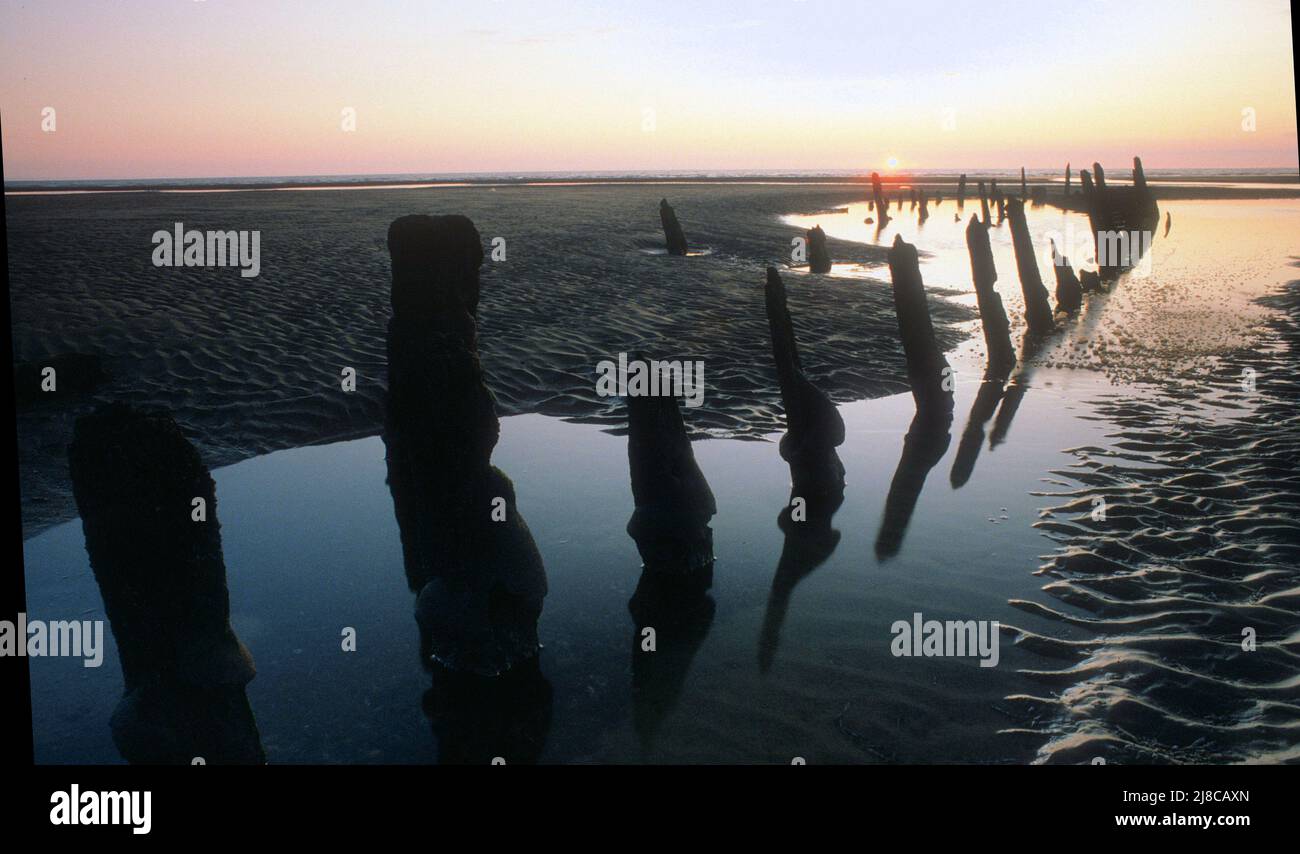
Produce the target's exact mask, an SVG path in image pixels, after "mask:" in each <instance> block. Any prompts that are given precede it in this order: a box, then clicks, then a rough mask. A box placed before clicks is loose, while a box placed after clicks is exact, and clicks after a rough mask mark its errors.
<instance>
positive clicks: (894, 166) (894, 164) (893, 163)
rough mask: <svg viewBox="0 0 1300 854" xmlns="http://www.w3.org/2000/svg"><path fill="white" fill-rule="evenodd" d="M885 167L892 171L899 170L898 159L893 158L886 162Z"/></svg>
mask: <svg viewBox="0 0 1300 854" xmlns="http://www.w3.org/2000/svg"><path fill="white" fill-rule="evenodd" d="M885 165H886V166H888V167H889V168H890V169H897V168H898V158H897V157H891V158H889V159H888V160H886V161H885Z"/></svg>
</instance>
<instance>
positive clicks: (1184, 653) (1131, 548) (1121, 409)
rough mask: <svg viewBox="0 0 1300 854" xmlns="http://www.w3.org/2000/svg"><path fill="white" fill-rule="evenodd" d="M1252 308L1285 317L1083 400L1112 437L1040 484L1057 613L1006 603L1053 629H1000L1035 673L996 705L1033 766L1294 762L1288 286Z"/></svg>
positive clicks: (1295, 418)
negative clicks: (1139, 387)
mask: <svg viewBox="0 0 1300 854" xmlns="http://www.w3.org/2000/svg"><path fill="white" fill-rule="evenodd" d="M1263 302H1265V303H1266V304H1268V305H1270V306H1271V307H1273V308H1276V309H1281V310H1282V311H1283V315H1282V316H1281V317H1280V318H1277V319H1274V320H1273V321H1271V322H1270V324H1269V328H1268V333H1267V335H1266V340H1265V344H1264V346H1263V347H1262V348H1261V349H1258V350H1255V351H1250V352H1235V353H1232V354H1229V355H1227V356H1224V357H1223V358H1222V359H1220V360H1219V361H1218V362H1217V364H1216V367H1215V368H1214V370H1213V371H1212V372H1211V373H1210V375H1209V376H1208V377H1207V376H1200V377H1198V378H1191V377H1190V376H1189V377H1187V378H1185V380H1184V381H1183V382H1182V383H1175V384H1173V385H1172V386H1170V387H1169V388H1165V389H1162V390H1158V391H1152V392H1151V394H1150V396H1149V397H1143V398H1138V399H1134V398H1132V397H1121V396H1112V397H1109V398H1106V399H1104V400H1101V401H1098V403H1097V409H1096V417H1098V418H1102V419H1105V420H1106V421H1109V422H1111V423H1113V424H1115V425H1116V427H1117V432H1116V433H1115V434H1113V438H1114V440H1115V441H1114V442H1113V443H1112V444H1111V445H1110V446H1109V447H1107V448H1098V447H1085V448H1076V449H1074V454H1075V457H1076V463H1075V464H1074V466H1073V467H1072V468H1071V469H1070V470H1068V471H1059V472H1055V473H1054V475H1055V478H1057V479H1058V481H1057V482H1066V483H1068V484H1069V485H1070V487H1071V488H1070V489H1067V490H1066V491H1062V492H1054V493H1051V495H1052V496H1053V497H1054V498H1055V499H1056V500H1058V501H1059V502H1060V503H1058V504H1057V505H1056V506H1055V507H1053V508H1051V509H1050V510H1047V511H1044V515H1043V518H1042V519H1041V520H1040V522H1039V527H1040V528H1041V529H1042V530H1043V531H1044V532H1046V533H1047V534H1048V535H1049V536H1050V537H1052V538H1053V539H1055V540H1057V541H1058V542H1059V543H1060V550H1059V551H1058V552H1057V553H1055V554H1053V555H1051V556H1049V557H1048V558H1047V562H1046V563H1045V564H1044V565H1043V566H1042V568H1041V569H1040V570H1039V573H1040V574H1041V575H1042V576H1043V577H1044V578H1045V579H1046V580H1047V583H1046V584H1045V586H1044V587H1043V591H1044V592H1045V593H1046V594H1047V595H1048V596H1049V597H1051V598H1052V599H1054V600H1055V601H1056V602H1057V603H1058V604H1057V605H1051V604H1045V603H1043V602H1033V601H1024V600H1018V601H1014V602H1012V604H1013V605H1015V606H1016V607H1018V608H1020V609H1022V610H1024V611H1025V612H1027V613H1029V614H1033V615H1034V616H1035V617H1039V618H1047V619H1048V620H1050V621H1051V622H1053V623H1055V624H1056V625H1057V626H1058V627H1059V630H1058V631H1053V632H1051V633H1049V634H1044V633H1035V632H1031V631H1027V630H1024V629H1019V628H1015V627H1008V628H1007V629H1006V630H1007V631H1008V632H1009V633H1010V634H1011V635H1012V636H1013V637H1014V638H1015V640H1016V642H1017V643H1018V644H1019V645H1021V646H1023V647H1024V648H1027V649H1029V650H1032V651H1034V652H1036V653H1038V654H1039V655H1041V656H1043V657H1044V660H1045V662H1047V664H1045V666H1044V667H1043V669H1041V670H1036V671H1033V672H1030V673H1029V674H1028V675H1029V676H1030V677H1031V678H1032V679H1033V680H1035V681H1036V682H1038V683H1040V684H1041V685H1042V691H1041V692H1035V693H1033V694H1024V695H1019V696H1016V697H1012V698H1009V699H1010V700H1011V701H1012V703H1013V704H1014V705H1015V706H1016V707H1017V710H1018V713H1019V714H1020V715H1021V717H1022V719H1023V722H1024V723H1023V727H1020V728H1017V729H1016V730H1013V731H1014V732H1018V733H1022V734H1025V733H1032V734H1034V735H1037V736H1041V737H1042V745H1041V747H1040V749H1039V751H1038V756H1037V760H1038V761H1040V762H1090V761H1093V759H1094V758H1095V757H1101V758H1103V759H1105V760H1106V761H1107V762H1122V763H1163V762H1213V763H1223V762H1246V761H1251V762H1261V761H1262V762H1269V761H1273V762H1277V761H1281V762H1294V761H1297V760H1300V747H1298V746H1297V745H1300V675H1298V674H1300V632H1297V630H1296V620H1295V615H1296V611H1297V608H1298V607H1300V410H1298V409H1297V403H1298V402H1300V382H1297V379H1296V375H1295V367H1296V365H1297V357H1298V356H1300V283H1292V284H1291V285H1290V286H1288V287H1287V289H1286V290H1285V292H1284V294H1283V295H1282V296H1279V297H1276V298H1271V299H1268V300H1265V301H1263ZM1244 368H1252V369H1253V370H1254V371H1256V372H1257V375H1258V376H1257V386H1256V389H1257V390H1256V391H1248V390H1246V389H1245V388H1244V387H1243V386H1242V385H1241V383H1242V376H1243V374H1242V371H1243V369H1244ZM1197 385H1199V391H1200V392H1201V393H1200V394H1196V395H1193V394H1189V393H1188V392H1189V391H1190V390H1193V388H1194V387H1196V386H1197ZM1098 499H1100V500H1102V501H1104V502H1105V515H1104V518H1102V517H1101V516H1100V515H1099V514H1098V513H1097V512H1096V511H1097V510H1098V508H1099V507H1100V505H1099V504H1098V503H1097V502H1098ZM1246 630H1250V631H1252V632H1253V633H1254V638H1255V644H1256V646H1255V649H1254V650H1253V651H1248V650H1246V649H1245V648H1244V646H1245V641H1244V639H1243V632H1244V631H1246Z"/></svg>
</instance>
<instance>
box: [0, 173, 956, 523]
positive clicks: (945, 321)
mask: <svg viewBox="0 0 1300 854" xmlns="http://www.w3.org/2000/svg"><path fill="white" fill-rule="evenodd" d="M861 192H862V191H861V188H843V187H841V188H817V187H797V186H795V187H790V186H785V187H767V186H705V187H700V186H694V187H689V186H668V187H662V186H648V187H647V186H601V187H501V188H442V189H390V190H357V191H352V192H347V193H337V192H334V193H329V192H321V193H217V194H171V193H168V194H108V195H80V196H46V197H9V198H7V199H6V202H5V204H6V211H7V215H8V226H9V247H10V252H9V267H10V281H11V285H12V307H13V318H14V320H13V323H14V339H15V349H16V359H17V360H18V361H29V360H33V361H34V360H39V359H41V358H43V357H48V356H52V355H55V354H59V353H68V352H75V353H92V354H97V355H100V356H102V357H104V359H105V362H106V367H107V368H108V369H109V371H110V372H111V373H112V375H113V377H114V380H113V382H112V383H111V384H110V385H108V386H106V387H104V388H103V389H101V391H100V392H99V393H98V394H96V395H95V396H94V397H93V398H91V399H90V400H76V401H73V402H71V403H70V404H65V405H53V404H45V405H42V406H39V407H37V408H36V409H34V410H32V411H29V412H26V413H24V414H23V415H22V417H21V418H20V421H19V435H20V444H21V462H22V465H21V470H22V488H23V495H24V501H23V514H24V515H23V518H24V526H25V531H26V533H27V535H28V536H30V535H31V533H33V532H35V531H37V530H39V529H41V528H42V527H44V526H46V525H48V524H49V523H50V522H52V521H57V520H60V519H65V518H70V517H71V516H72V515H73V514H72V507H71V502H70V500H69V498H68V486H67V483H66V475H65V461H64V459H63V448H64V446H65V445H66V443H67V441H68V439H69V437H70V429H71V423H72V420H73V419H74V418H75V415H76V414H78V413H79V412H81V411H84V410H85V409H86V408H87V407H88V406H89V405H91V404H93V403H95V402H97V401H104V400H126V401H130V402H133V403H138V404H159V405H163V406H165V407H167V408H168V409H169V410H171V411H172V412H173V413H174V414H175V415H176V417H177V420H178V421H179V422H180V423H181V425H182V426H183V427H184V428H185V429H186V430H187V431H188V433H189V435H190V436H191V438H192V440H193V441H194V442H195V443H196V445H197V447H198V448H199V450H200V453H202V454H203V455H204V459H205V462H207V464H208V465H209V466H215V465H223V464H227V463H230V462H234V461H236V460H240V459H244V458H246V457H250V456H254V455H256V454H261V453H266V452H268V451H272V450H276V449H280V448H289V447H296V446H299V445H303V444H308V443H313V442H320V441H326V440H329V439H334V438H340V437H346V436H362V435H369V434H373V433H375V432H377V431H378V429H379V425H380V422H381V415H380V408H381V405H382V401H383V395H384V389H385V381H386V380H385V373H386V366H385V356H384V344H383V336H384V330H385V325H386V323H387V320H388V317H389V304H388V291H389V268H388V253H387V250H386V248H385V245H384V240H385V235H386V233H387V228H388V224H389V223H390V222H391V221H392V220H393V219H395V218H396V217H398V216H401V215H403V214H408V213H424V212H428V213H451V212H456V213H463V214H466V215H468V216H470V217H471V218H472V219H473V220H474V222H475V223H476V224H477V226H478V229H479V232H480V234H481V235H482V237H483V241H484V244H485V248H487V249H488V250H489V251H490V250H491V245H490V244H491V241H492V240H493V238H496V237H502V238H504V239H505V250H506V257H505V260H498V261H492V260H487V261H486V262H485V264H484V270H483V298H482V303H481V305H480V313H479V318H480V321H479V322H480V329H481V332H480V338H481V343H480V349H481V351H482V354H483V362H484V366H485V369H486V371H487V378H488V382H489V384H490V386H491V388H492V390H493V392H494V393H495V394H496V396H497V400H498V408H499V410H500V411H501V413H502V414H514V413H523V412H541V413H544V414H548V415H556V416H561V417H572V418H577V419H582V420H597V421H601V422H605V423H609V424H611V425H616V424H618V423H621V419H622V416H621V414H619V413H617V412H616V411H615V410H616V407H615V404H614V403H613V401H612V400H611V399H606V398H599V397H597V396H596V394H595V378H596V371H595V365H596V363H597V362H598V361H600V360H602V359H616V358H617V356H618V353H619V352H630V351H632V350H634V349H636V348H638V347H640V348H644V349H645V351H646V353H647V355H650V356H652V357H658V358H689V359H692V360H702V361H703V362H704V364H705V377H706V383H707V387H708V395H709V397H708V406H706V407H703V408H701V409H700V410H699V411H698V415H699V417H698V418H696V419H694V420H693V422H692V423H693V427H694V428H695V429H696V430H698V431H706V432H710V433H714V434H717V435H745V436H749V437H757V436H761V435H762V434H763V433H767V432H771V431H772V430H775V429H777V428H778V427H779V426H780V422H779V420H778V413H779V411H780V410H779V407H780V401H779V394H778V392H777V389H776V375H775V372H774V369H773V368H772V365H771V353H770V344H769V341H768V329H767V318H766V315H765V314H764V308H763V287H762V286H763V281H764V275H763V270H764V266H765V265H766V264H769V263H775V264H778V265H784V264H785V263H788V262H789V256H790V250H791V239H792V238H793V237H796V236H798V235H800V234H801V231H799V230H798V229H796V228H794V227H792V226H790V225H787V224H784V223H782V222H781V220H780V216H781V215H783V214H786V213H788V212H790V211H792V210H815V209H821V208H825V207H834V206H836V205H839V204H842V203H844V202H846V201H848V200H850V199H855V198H857V197H858V196H859V195H860V193H861ZM664 195H669V196H671V201H672V203H673V205H674V206H675V207H676V209H677V212H678V216H679V217H680V218H681V220H682V224H683V227H684V228H685V230H686V234H687V239H688V240H689V241H690V244H691V247H692V249H693V250H697V251H698V252H699V254H697V255H695V256H694V257H688V258H677V257H671V256H668V255H666V254H663V252H662V251H661V250H662V248H663V245H664V242H663V232H662V230H661V229H660V225H659V215H658V203H659V199H660V198H661V197H662V196H664ZM176 221H181V222H184V223H185V225H186V227H187V228H199V229H260V230H261V231H262V237H261V253H262V269H261V275H260V276H259V277H257V278H250V279H245V278H240V276H239V274H238V271H237V270H235V269H233V268H228V269H215V270H214V269H200V268H189V269H186V268H175V269H168V268H155V267H154V266H152V264H151V261H150V258H151V252H152V245H151V243H150V236H151V235H152V234H153V232H154V231H155V230H157V229H160V228H161V229H169V228H171V224H172V223H173V222H176ZM831 244H832V245H831V250H832V252H833V254H834V255H835V257H836V259H837V260H838V261H841V262H843V263H844V264H846V265H849V266H852V267H854V268H856V269H861V268H862V267H863V266H864V265H878V264H880V263H882V261H883V252H882V251H879V250H876V249H875V248H873V247H866V246H861V245H858V244H854V243H850V242H846V241H835V240H832V241H831ZM788 287H789V290H790V301H791V306H792V309H793V310H794V313H795V318H796V327H797V329H798V334H799V340H800V343H801V345H802V346H803V347H804V349H805V350H806V351H807V355H806V356H805V357H804V361H805V368H806V369H807V370H808V372H809V373H810V375H811V376H813V377H814V378H815V379H816V380H817V382H818V383H819V385H821V387H822V388H824V389H825V390H826V391H827V392H829V393H830V394H831V396H832V397H833V398H834V399H836V400H838V401H845V400H855V399H860V398H863V397H874V396H878V395H881V394H886V393H889V392H895V391H899V390H902V389H904V388H906V381H905V375H904V371H903V360H902V350H901V347H900V345H899V344H898V336H897V326H896V324H895V321H894V315H893V301H892V296H891V294H890V291H889V287H888V284H887V282H881V281H879V280H875V281H866V280H864V279H863V278H862V277H861V276H856V277H846V276H836V275H828V276H792V277H791V278H790V280H789V283H788ZM934 312H935V315H936V321H937V322H938V323H937V328H938V332H939V335H940V337H941V339H942V340H943V342H944V343H945V345H948V346H951V345H953V344H955V343H956V342H957V341H958V340H959V339H960V337H961V335H960V333H958V332H957V330H956V329H955V328H954V327H953V326H952V322H953V321H957V320H963V319H965V318H967V317H969V316H970V314H969V312H967V311H966V310H965V309H964V308H963V307H961V306H957V305H945V304H942V303H936V305H935V306H934ZM344 366H352V367H355V368H356V369H357V373H358V382H357V390H356V392H355V393H354V394H344V393H342V392H341V390H340V384H339V379H340V371H341V370H342V368H343V367H344Z"/></svg>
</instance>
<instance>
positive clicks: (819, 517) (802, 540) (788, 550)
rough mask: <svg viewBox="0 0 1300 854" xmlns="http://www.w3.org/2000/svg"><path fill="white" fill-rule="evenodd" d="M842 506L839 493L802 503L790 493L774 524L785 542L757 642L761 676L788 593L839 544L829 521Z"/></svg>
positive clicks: (770, 656)
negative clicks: (782, 534) (788, 499)
mask: <svg viewBox="0 0 1300 854" xmlns="http://www.w3.org/2000/svg"><path fill="white" fill-rule="evenodd" d="M843 503H844V491H843V490H840V491H839V492H836V493H832V494H830V495H810V496H808V498H807V499H806V500H805V499H803V498H801V497H800V496H798V495H797V494H795V493H794V492H792V493H791V494H790V501H789V502H788V503H787V504H786V507H785V509H783V510H782V511H781V515H780V516H778V517H777V522H776V524H777V527H779V528H780V529H781V531H782V532H783V533H784V534H785V543H784V545H783V546H782V547H781V558H780V560H779V561H778V562H777V565H776V574H775V575H774V576H773V577H772V590H771V593H769V594H768V597H767V611H766V612H765V614H764V616H763V629H762V633H761V635H760V636H759V640H758V669H759V671H760V672H762V673H767V672H768V670H770V669H771V667H772V662H773V660H774V659H775V658H776V652H777V647H778V646H779V645H780V642H781V625H782V624H783V623H784V622H785V613H786V610H787V609H788V608H789V606H790V594H791V593H793V592H794V588H795V586H796V585H798V583H799V582H800V581H803V580H804V579H805V578H807V577H808V576H809V575H811V574H812V572H813V570H815V569H816V568H817V567H819V566H821V565H822V564H823V563H825V562H826V561H827V560H829V559H830V556H831V555H832V554H834V553H835V547H836V546H838V545H839V544H840V532H839V531H838V530H835V529H834V528H832V527H831V518H832V517H833V516H834V515H835V512H836V511H837V510H839V509H840V505H841V504H843Z"/></svg>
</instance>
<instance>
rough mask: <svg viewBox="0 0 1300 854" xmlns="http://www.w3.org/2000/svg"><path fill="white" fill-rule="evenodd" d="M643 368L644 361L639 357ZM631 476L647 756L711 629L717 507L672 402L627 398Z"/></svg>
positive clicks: (636, 647)
mask: <svg viewBox="0 0 1300 854" xmlns="http://www.w3.org/2000/svg"><path fill="white" fill-rule="evenodd" d="M637 358H638V359H639V360H642V361H644V356H643V355H642V354H640V353H638V354H637ZM627 411H628V446H627V448H628V468H629V471H630V475H631V483H632V498H633V501H634V502H635V505H636V507H635V509H634V510H633V512H632V518H631V519H630V520H629V521H628V523H627V532H628V535H629V536H630V537H632V539H633V540H634V541H635V542H636V546H637V551H638V552H640V554H641V559H642V561H643V566H642V570H641V579H640V581H639V582H638V583H637V588H636V592H635V593H634V594H633V595H632V599H631V600H630V601H629V602H628V611H629V612H630V613H631V614H632V622H633V623H634V624H635V627H636V631H635V634H634V635H633V637H632V715H633V726H634V728H635V729H636V732H637V735H638V736H639V737H640V739H641V744H642V747H643V748H646V749H648V748H649V747H651V746H652V745H653V741H654V736H655V733H656V732H657V731H658V729H659V727H660V726H661V725H662V723H663V721H664V719H665V718H666V717H667V716H668V714H669V713H670V712H671V711H672V709H673V707H674V706H676V704H677V701H678V698H679V697H680V696H681V690H682V685H683V684H684V683H685V681H686V674H687V673H688V671H689V670H690V666H691V661H692V660H693V659H694V658H695V653H696V652H697V651H698V650H699V648H700V644H702V643H703V642H704V638H705V636H706V635H707V634H708V632H709V627H710V626H711V625H712V623H713V611H714V602H713V599H712V598H711V597H710V596H709V595H708V590H709V588H710V587H712V586H713V529H712V528H711V527H710V525H709V521H710V520H711V519H712V518H713V516H714V515H715V514H716V513H717V509H718V508H717V503H716V501H715V500H714V498H713V491H712V490H711V489H710V488H709V484H708V481H706V480H705V479H704V473H703V472H702V471H700V467H699V465H698V464H697V463H696V461H695V453H694V452H693V451H692V450H691V442H690V440H689V439H688V438H687V435H686V425H685V422H684V421H683V420H682V413H681V407H680V406H679V404H678V400H677V398H675V397H629V398H628V399H627Z"/></svg>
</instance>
